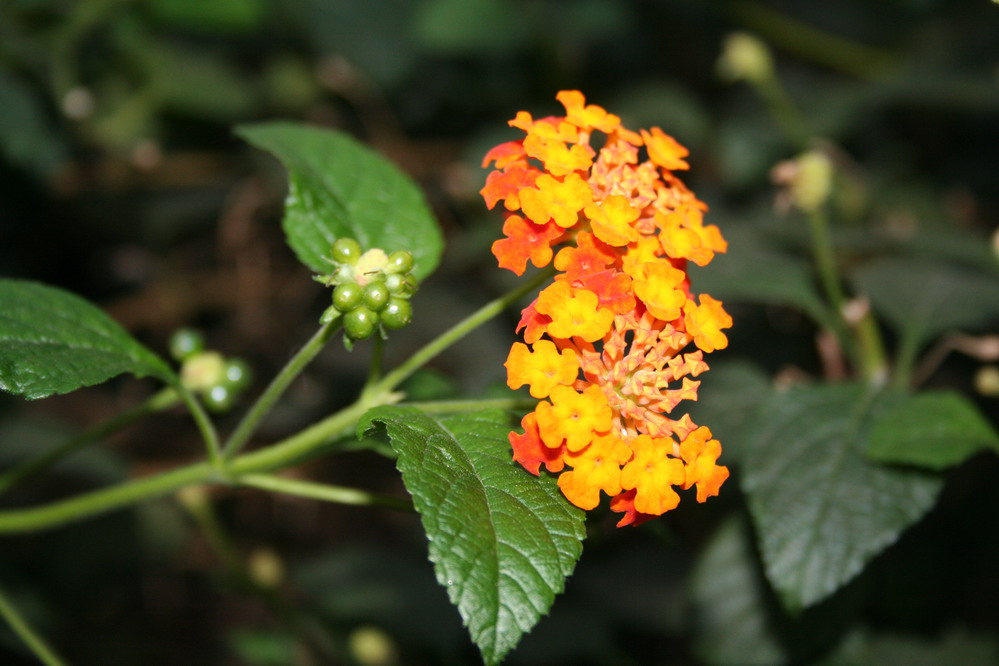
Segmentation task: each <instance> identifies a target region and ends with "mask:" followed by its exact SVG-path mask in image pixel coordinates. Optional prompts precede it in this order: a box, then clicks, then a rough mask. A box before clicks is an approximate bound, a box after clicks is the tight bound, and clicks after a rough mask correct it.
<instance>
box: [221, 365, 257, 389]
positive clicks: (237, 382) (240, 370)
mask: <svg viewBox="0 0 999 666" xmlns="http://www.w3.org/2000/svg"><path fill="white" fill-rule="evenodd" d="M252 380H253V371H252V370H251V369H250V364H249V363H247V362H246V361H244V360H243V359H241V358H230V359H228V360H227V361H226V362H225V379H224V380H223V381H222V383H223V384H225V385H226V386H228V387H229V388H231V389H232V390H234V391H236V392H237V393H239V392H241V391H243V390H244V389H246V387H247V386H249V385H250V382H251V381H252Z"/></svg>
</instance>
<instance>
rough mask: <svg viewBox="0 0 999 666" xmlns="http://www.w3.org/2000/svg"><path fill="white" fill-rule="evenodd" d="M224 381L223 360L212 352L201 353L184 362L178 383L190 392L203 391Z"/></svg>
mask: <svg viewBox="0 0 999 666" xmlns="http://www.w3.org/2000/svg"><path fill="white" fill-rule="evenodd" d="M224 380H225V359H224V358H223V357H222V354H220V353H218V352H214V351H206V352H201V353H199V354H195V355H194V356H192V357H190V358H189V359H187V360H186V361H184V365H183V366H181V369H180V381H181V383H182V384H184V386H185V387H187V389H188V390H191V391H204V390H207V389H209V388H211V387H213V386H216V385H218V384H220V383H222V382H223V381H224Z"/></svg>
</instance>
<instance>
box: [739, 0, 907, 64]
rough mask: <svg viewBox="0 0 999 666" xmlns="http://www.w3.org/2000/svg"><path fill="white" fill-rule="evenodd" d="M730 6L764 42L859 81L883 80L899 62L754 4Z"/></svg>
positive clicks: (890, 55)
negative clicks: (859, 79) (760, 35)
mask: <svg viewBox="0 0 999 666" xmlns="http://www.w3.org/2000/svg"><path fill="white" fill-rule="evenodd" d="M730 7H731V10H732V12H733V13H734V14H735V15H736V17H737V18H739V19H740V20H742V21H743V22H745V23H746V25H748V26H749V27H750V28H751V29H752V30H754V31H758V32H759V33H761V34H762V35H763V36H764V37H765V38H766V40H767V41H769V42H772V43H773V44H776V45H778V46H780V47H782V48H784V49H786V50H788V51H790V52H792V53H796V54H798V55H800V56H802V57H804V58H807V59H810V60H812V61H814V62H817V63H820V64H823V65H827V66H829V67H832V68H833V69H836V70H839V71H841V72H844V73H846V74H850V75H853V76H856V77H858V78H861V79H867V80H878V79H882V78H884V76H885V75H886V74H888V73H889V72H890V71H891V70H892V69H893V68H894V67H895V65H896V62H897V60H898V58H897V57H896V56H895V55H894V54H892V53H890V52H888V51H884V50H881V49H877V48H873V47H870V46H865V45H863V44H858V43H857V42H853V41H850V40H848V39H845V38H843V37H839V36H838V35H832V34H830V33H828V32H824V31H822V30H819V29H817V28H815V27H814V26H812V25H809V24H807V23H804V22H802V21H797V20H795V19H792V18H789V17H787V16H784V15H783V14H781V13H780V12H778V11H776V10H773V9H770V8H768V7H765V6H763V5H761V4H758V3H755V2H742V1H740V2H733V3H730Z"/></svg>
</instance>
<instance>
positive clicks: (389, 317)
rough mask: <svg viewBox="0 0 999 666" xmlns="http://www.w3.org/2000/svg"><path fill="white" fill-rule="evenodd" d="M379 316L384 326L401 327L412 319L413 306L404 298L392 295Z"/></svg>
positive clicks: (390, 327)
mask: <svg viewBox="0 0 999 666" xmlns="http://www.w3.org/2000/svg"><path fill="white" fill-rule="evenodd" d="M380 318H381V321H382V325H383V326H385V328H389V329H393V330H394V329H397V328H402V327H403V326H405V325H406V324H408V323H409V322H411V321H412V320H413V306H412V305H410V304H409V301H408V300H406V299H405V298H399V297H397V296H394V297H392V298H390V299H389V302H388V305H386V306H385V309H384V310H383V311H382V313H381V316H380Z"/></svg>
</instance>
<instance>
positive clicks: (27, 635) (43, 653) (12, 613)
mask: <svg viewBox="0 0 999 666" xmlns="http://www.w3.org/2000/svg"><path fill="white" fill-rule="evenodd" d="M0 616H2V617H3V619H5V620H7V624H9V625H10V628H11V629H13V630H14V633H15V634H17V636H18V638H20V639H21V640H22V641H24V644H25V645H27V646H28V649H29V650H31V653H32V654H33V655H35V657H37V658H38V660H39V661H40V662H42V663H43V664H46V666H64V665H65V664H66V662H64V661H63V660H62V659H61V658H60V657H59V656H58V655H57V654H56V653H55V651H54V650H53V649H52V648H50V647H49V646H48V644H46V643H45V640H44V639H43V638H42V637H41V636H40V635H39V634H38V633H37V632H36V631H35V630H34V629H33V628H32V627H31V625H30V624H28V621H27V620H25V619H24V618H23V617H22V616H21V614H20V613H19V612H18V611H17V608H16V607H15V606H14V604H12V603H11V602H10V600H9V599H8V598H7V595H6V594H5V593H4V591H3V589H0Z"/></svg>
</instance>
